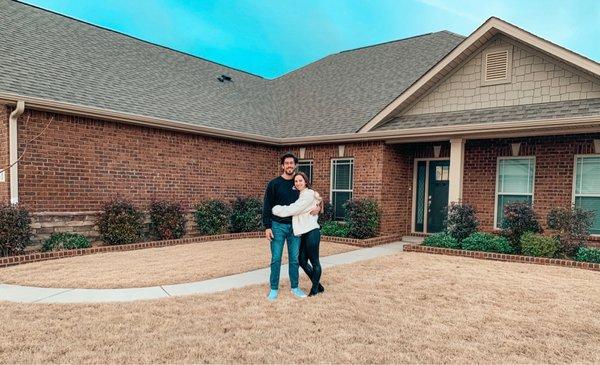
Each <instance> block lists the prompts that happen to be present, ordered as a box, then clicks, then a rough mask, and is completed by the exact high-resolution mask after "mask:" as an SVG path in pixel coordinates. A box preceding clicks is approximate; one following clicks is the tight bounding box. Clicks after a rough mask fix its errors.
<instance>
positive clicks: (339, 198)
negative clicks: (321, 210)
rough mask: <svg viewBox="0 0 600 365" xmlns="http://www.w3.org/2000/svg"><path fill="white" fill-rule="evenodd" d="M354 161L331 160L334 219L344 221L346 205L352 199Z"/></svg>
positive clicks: (347, 159) (345, 159)
mask: <svg viewBox="0 0 600 365" xmlns="http://www.w3.org/2000/svg"><path fill="white" fill-rule="evenodd" d="M353 179H354V160H353V159H351V158H344V159H334V160H331V205H332V206H333V217H334V218H335V219H343V218H344V214H345V212H346V211H345V209H344V204H345V203H346V202H347V201H348V200H350V199H352V190H353V186H354V185H353Z"/></svg>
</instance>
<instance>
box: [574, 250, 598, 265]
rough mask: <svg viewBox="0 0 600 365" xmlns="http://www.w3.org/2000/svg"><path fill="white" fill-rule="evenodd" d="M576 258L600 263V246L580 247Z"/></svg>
mask: <svg viewBox="0 0 600 365" xmlns="http://www.w3.org/2000/svg"><path fill="white" fill-rule="evenodd" d="M575 260H577V261H585V262H595V263H598V264H600V248H593V247H579V249H578V250H577V254H576V255H575Z"/></svg>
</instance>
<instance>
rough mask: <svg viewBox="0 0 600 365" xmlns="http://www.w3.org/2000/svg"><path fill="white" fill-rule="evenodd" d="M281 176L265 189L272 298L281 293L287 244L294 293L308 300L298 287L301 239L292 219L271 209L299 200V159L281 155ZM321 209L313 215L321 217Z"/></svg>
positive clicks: (264, 221) (269, 296) (290, 155)
mask: <svg viewBox="0 0 600 365" xmlns="http://www.w3.org/2000/svg"><path fill="white" fill-rule="evenodd" d="M280 163H281V168H282V170H283V172H282V174H281V176H278V177H276V178H275V179H273V180H271V181H269V183H268V184H267V189H266V190H265V198H264V204H263V225H264V226H265V236H266V237H267V239H268V240H269V241H270V242H271V277H270V285H271V291H270V292H269V295H268V297H267V298H268V299H269V300H271V301H273V300H275V299H277V294H278V293H279V273H280V271H281V255H282V254H283V245H284V244H285V241H287V247H288V260H289V276H290V284H291V287H292V294H294V295H295V296H296V297H298V298H305V297H306V294H304V292H303V291H302V290H301V289H300V288H299V287H298V251H299V250H300V237H296V236H294V231H293V229H292V217H285V218H281V217H277V216H275V215H273V214H272V213H271V209H272V208H273V207H274V206H276V205H290V204H292V203H293V202H295V201H296V200H298V197H299V192H298V190H296V189H295V188H294V174H295V173H296V164H297V163H298V158H297V157H296V156H295V155H294V154H293V153H291V152H288V153H286V154H284V155H283V156H281V159H280ZM319 211H320V209H319V208H318V207H317V208H315V210H313V211H312V212H311V214H313V215H317V214H319Z"/></svg>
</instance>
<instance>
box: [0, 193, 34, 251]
mask: <svg viewBox="0 0 600 365" xmlns="http://www.w3.org/2000/svg"><path fill="white" fill-rule="evenodd" d="M30 239H31V218H30V217H29V212H28V211H27V210H26V209H24V208H21V207H19V206H18V205H11V204H2V205H0V256H8V255H15V254H18V253H21V252H23V250H25V246H27V245H29V243H30Z"/></svg>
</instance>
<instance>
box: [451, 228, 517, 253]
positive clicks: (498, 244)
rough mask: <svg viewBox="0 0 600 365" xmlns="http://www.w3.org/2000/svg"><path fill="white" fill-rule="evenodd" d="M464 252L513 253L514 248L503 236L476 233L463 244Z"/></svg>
mask: <svg viewBox="0 0 600 365" xmlns="http://www.w3.org/2000/svg"><path fill="white" fill-rule="evenodd" d="M461 245H462V248H463V250H470V251H485V252H498V253H513V247H512V246H511V245H510V243H509V241H508V240H507V239H506V238H505V237H502V236H497V235H495V234H491V233H483V232H476V233H473V234H472V235H470V236H469V237H467V238H465V239H464V240H463V241H462V242H461Z"/></svg>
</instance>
